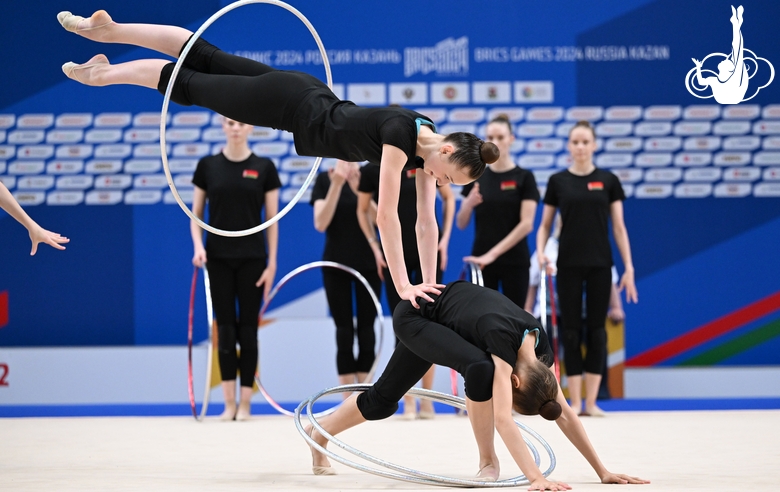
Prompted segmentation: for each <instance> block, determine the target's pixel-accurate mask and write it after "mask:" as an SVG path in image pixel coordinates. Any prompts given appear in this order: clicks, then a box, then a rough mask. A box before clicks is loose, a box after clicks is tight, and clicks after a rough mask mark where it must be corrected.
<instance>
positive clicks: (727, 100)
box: [685, 5, 775, 104]
mask: <svg viewBox="0 0 780 492" xmlns="http://www.w3.org/2000/svg"><path fill="white" fill-rule="evenodd" d="M744 11H745V9H744V8H743V7H742V5H740V6H739V7H738V8H737V9H734V6H733V5H732V6H731V19H730V21H731V27H732V38H731V54H729V55H726V54H724V53H711V54H709V55H707V56H706V57H704V59H703V60H701V61H699V60H697V59H696V58H692V60H693V63H694V65H696V66H695V67H693V68H692V69H691V70H690V71H689V72H688V74H687V75H686V76H685V88H686V89H688V92H690V93H691V94H692V95H694V96H695V97H698V98H699V99H708V98H710V97H714V98H715V100H716V101H717V102H719V103H720V104H739V103H741V102H743V101H749V100H750V99H753V98H754V97H756V94H758V92H759V91H760V90H761V89H763V88H764V87H766V86H768V85H769V84H771V83H772V80H773V79H774V78H775V67H773V66H772V64H771V63H770V62H769V60H767V59H766V58H762V57H760V56H757V55H756V54H755V53H753V52H752V51H750V50H749V49H747V48H745V44H744V39H743V38H742V21H743V19H742V14H743V13H744ZM710 58H713V63H714V62H715V61H717V60H720V62H719V63H718V65H717V67H718V71H717V72H715V71H714V70H710V69H707V68H703V66H704V64H705V63H706V62H707V60H708V59H710ZM760 62H764V63H765V64H766V66H767V67H768V68H769V80H767V81H766V83H765V84H764V85H761V86H758V87H756V84H757V82H754V83H753V87H754V89H755V90H754V91H753V92H752V94H750V95H749V96H748V97H745V95H746V94H747V93H748V85H749V84H750V80H751V79H752V78H753V77H755V76H756V74H757V73H758V72H759V70H758V68H759V65H760V64H761V63H760ZM705 74H706V75H712V76H710V77H705V76H704V75H705ZM707 87H709V88H710V89H712V93H711V94H709V95H700V94H697V92H699V93H706V92H707Z"/></svg>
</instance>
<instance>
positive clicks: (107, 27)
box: [57, 10, 116, 43]
mask: <svg viewBox="0 0 780 492" xmlns="http://www.w3.org/2000/svg"><path fill="white" fill-rule="evenodd" d="M57 20H58V21H59V22H60V24H61V25H62V27H64V28H65V29H66V30H67V31H70V32H75V33H76V34H78V35H79V36H83V37H85V38H87V39H91V40H92V41H98V42H104V43H108V42H111V41H110V39H109V38H110V36H111V27H112V26H114V25H115V24H116V23H115V22H114V21H113V19H111V16H110V15H108V12H106V11H105V10H98V11H97V12H95V13H94V14H92V16H91V17H87V18H86V19H85V18H84V17H81V16H80V15H73V14H71V13H70V12H67V11H65V12H60V13H59V14H57Z"/></svg>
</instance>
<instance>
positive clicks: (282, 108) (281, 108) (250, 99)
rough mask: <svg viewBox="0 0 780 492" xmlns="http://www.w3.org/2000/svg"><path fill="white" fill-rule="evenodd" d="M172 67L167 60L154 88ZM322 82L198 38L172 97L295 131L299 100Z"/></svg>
mask: <svg viewBox="0 0 780 492" xmlns="http://www.w3.org/2000/svg"><path fill="white" fill-rule="evenodd" d="M183 48H184V46H182V49H183ZM173 66H174V64H173V63H171V64H169V65H166V66H165V67H164V68H163V70H162V73H161V74H160V81H159V83H158V84H157V89H158V90H159V91H160V93H162V94H165V90H166V89H167V87H168V81H169V79H170V77H171V74H172V73H173ZM322 87H325V88H327V85H325V84H324V83H323V82H322V81H320V80H319V79H317V78H316V77H313V76H311V75H309V74H306V73H303V72H293V71H283V70H277V69H275V68H273V67H270V66H268V65H265V64H263V63H260V62H257V61H254V60H250V59H248V58H243V57H240V56H235V55H231V54H229V53H225V52H224V51H222V50H220V49H218V48H217V47H216V46H213V45H211V44H209V43H208V42H206V41H204V40H203V39H200V38H199V39H198V40H197V41H195V43H194V44H193V46H192V49H191V50H190V52H189V53H188V54H187V58H186V59H185V61H184V64H183V66H182V68H181V70H180V71H179V74H178V76H177V77H176V82H175V83H174V86H173V90H172V92H171V100H172V101H173V102H175V103H178V104H181V105H184V106H191V105H196V106H201V107H204V108H208V109H211V110H213V111H216V112H217V113H219V114H221V115H223V116H227V117H228V118H231V119H234V120H236V121H241V122H243V123H246V124H249V125H255V126H264V127H270V128H276V129H281V130H287V131H293V126H292V123H293V121H294V116H295V111H296V109H297V107H298V104H300V102H301V101H302V100H303V99H304V98H305V97H306V96H307V95H308V94H309V92H310V91H311V90H312V89H313V88H322Z"/></svg>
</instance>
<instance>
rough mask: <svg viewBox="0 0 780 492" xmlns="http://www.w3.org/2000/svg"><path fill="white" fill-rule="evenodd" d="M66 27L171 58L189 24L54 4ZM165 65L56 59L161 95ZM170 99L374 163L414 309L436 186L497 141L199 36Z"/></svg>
mask: <svg viewBox="0 0 780 492" xmlns="http://www.w3.org/2000/svg"><path fill="white" fill-rule="evenodd" d="M57 19H58V20H59V22H60V24H61V25H62V26H63V27H64V28H65V29H67V30H68V31H71V32H75V33H76V34H79V35H80V36H83V37H85V38H87V39H91V40H94V41H97V42H104V43H121V44H130V45H134V46H141V47H145V48H149V49H152V50H155V51H158V52H160V53H163V54H166V55H169V56H172V57H177V56H178V55H179V53H180V52H181V50H182V48H183V47H184V45H185V44H186V43H187V41H188V40H189V38H190V37H191V35H192V32H191V31H189V30H187V29H184V28H180V27H175V26H166V25H157V24H120V23H116V22H114V21H113V20H112V19H111V17H110V16H109V15H108V13H106V12H105V11H104V10H100V11H97V12H95V13H94V14H93V15H92V16H91V17H89V18H86V19H85V18H82V17H80V16H75V15H72V14H71V13H70V12H60V14H59V15H58V16H57ZM173 67H174V64H173V63H171V62H169V61H168V60H159V59H146V60H135V61H131V62H127V63H120V64H117V65H111V64H110V63H109V62H108V59H107V58H106V57H105V56H104V55H97V56H95V57H93V58H92V59H91V60H89V61H88V62H87V63H85V64H83V65H77V64H75V63H72V62H68V63H65V64H64V65H63V67H62V70H63V72H65V74H66V75H67V76H68V77H70V78H72V79H73V80H76V81H78V82H80V83H82V84H86V85H92V86H105V85H115V84H130V85H137V86H142V87H147V88H150V89H157V90H159V91H160V92H162V93H164V92H165V90H166V88H167V86H168V82H169V79H170V76H171V73H172V72H173ZM171 100H173V101H174V102H176V103H179V104H183V105H193V104H194V105H198V106H203V107H206V108H209V109H212V110H214V111H216V112H217V113H220V114H223V115H225V116H227V117H230V118H232V119H235V120H237V121H243V122H246V123H248V124H251V125H257V126H264V127H270V128H276V129H282V130H286V131H290V132H292V133H293V135H294V139H295V149H296V151H297V153H298V155H303V156H320V157H335V158H337V159H342V160H346V161H354V162H361V161H371V162H378V163H380V165H381V171H380V190H379V197H380V202H379V203H380V204H379V205H378V210H377V225H378V226H379V231H380V233H381V234H382V241H383V244H384V252H385V255H386V258H387V263H388V268H389V269H390V273H391V276H392V278H393V282H394V286H395V289H396V291H397V292H398V294H399V296H400V297H401V298H402V299H407V300H410V301H411V302H412V304H413V305H415V307H417V301H416V300H415V299H417V298H418V297H422V298H424V299H430V297H429V296H428V293H439V292H440V291H439V288H440V287H441V286H440V284H437V283H436V251H437V243H438V231H437V227H436V220H435V200H436V184H437V183H438V184H440V185H441V184H444V183H455V184H459V185H463V184H466V183H469V182H471V181H474V180H475V179H477V178H478V177H479V176H480V175H481V174H482V173H483V171H484V170H485V166H486V164H489V163H492V162H495V161H496V160H497V159H498V157H499V152H498V148H497V147H496V146H495V145H494V144H492V143H489V142H483V141H482V140H480V139H479V138H477V137H476V136H475V135H472V134H470V133H453V134H450V135H448V136H444V135H439V134H437V133H435V126H434V124H433V122H431V120H430V119H429V118H427V117H425V116H423V115H421V114H419V113H415V112H414V111H411V110H408V109H404V108H361V107H359V106H356V105H355V104H353V103H352V102H350V101H341V100H339V99H338V98H337V97H336V96H335V95H334V94H333V92H332V91H331V90H330V89H329V88H328V86H327V85H325V84H324V83H323V82H322V81H320V80H319V79H317V78H316V77H312V76H311V75H308V74H305V73H301V72H288V71H282V70H276V69H274V68H272V67H269V66H268V65H264V64H262V63H258V62H256V61H253V60H249V59H247V58H241V57H237V56H233V55H230V54H228V53H225V52H224V51H221V50H219V49H218V48H216V47H215V46H212V45H211V44H209V43H207V42H206V41H204V40H203V39H198V40H197V41H196V42H195V43H194V45H193V47H192V50H191V51H190V53H189V54H188V55H187V57H186V59H185V62H184V66H183V68H182V70H181V72H180V73H179V76H178V77H177V79H176V82H175V84H174V87H173V91H172V96H171ZM415 167H416V168H419V169H421V170H422V171H423V172H421V173H417V177H416V185H417V191H418V193H417V203H418V207H417V208H418V215H417V238H418V241H417V243H418V248H419V251H420V262H421V265H422V272H423V279H422V282H421V283H419V284H417V285H413V284H411V283H410V280H409V277H408V275H407V274H406V265H405V264H404V259H403V247H402V244H401V226H400V223H399V221H398V211H397V209H398V194H399V176H400V175H401V174H402V173H403V172H405V171H406V169H408V168H415Z"/></svg>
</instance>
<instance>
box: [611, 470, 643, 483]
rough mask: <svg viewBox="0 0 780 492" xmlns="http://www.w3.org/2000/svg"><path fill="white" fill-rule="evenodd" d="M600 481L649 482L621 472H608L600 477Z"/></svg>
mask: <svg viewBox="0 0 780 492" xmlns="http://www.w3.org/2000/svg"><path fill="white" fill-rule="evenodd" d="M601 483H620V484H626V483H634V484H640V483H650V480H642V479H641V478H637V477H631V476H629V475H623V474H622V473H609V472H607V474H606V475H604V476H603V477H601Z"/></svg>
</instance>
